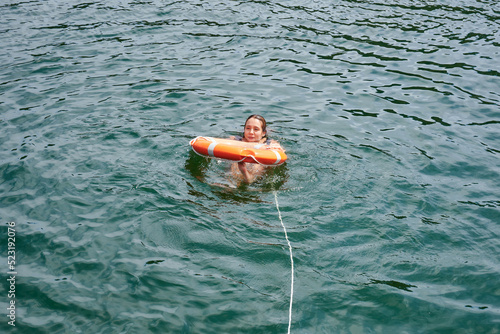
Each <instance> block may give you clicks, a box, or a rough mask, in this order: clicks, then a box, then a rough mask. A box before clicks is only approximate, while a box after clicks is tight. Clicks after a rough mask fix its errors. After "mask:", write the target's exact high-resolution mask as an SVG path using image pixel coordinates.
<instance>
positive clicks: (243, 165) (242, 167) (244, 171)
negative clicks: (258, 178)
mask: <svg viewBox="0 0 500 334" xmlns="http://www.w3.org/2000/svg"><path fill="white" fill-rule="evenodd" d="M238 168H239V170H240V172H241V174H243V179H244V180H245V183H251V182H252V175H250V173H249V172H248V170H247V166H246V163H245V162H238Z"/></svg>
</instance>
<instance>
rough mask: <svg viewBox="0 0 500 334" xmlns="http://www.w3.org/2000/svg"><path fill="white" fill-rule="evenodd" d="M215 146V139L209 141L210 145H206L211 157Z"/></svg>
mask: <svg viewBox="0 0 500 334" xmlns="http://www.w3.org/2000/svg"><path fill="white" fill-rule="evenodd" d="M215 146H217V143H216V142H215V141H214V142H212V143H210V145H209V146H208V155H209V156H211V157H214V149H215Z"/></svg>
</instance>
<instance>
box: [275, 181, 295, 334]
mask: <svg viewBox="0 0 500 334" xmlns="http://www.w3.org/2000/svg"><path fill="white" fill-rule="evenodd" d="M274 200H275V201H276V209H278V217H279V218H280V222H281V226H283V231H285V238H286V242H287V243H288V249H289V250H290V263H291V266H292V284H291V287H290V310H289V312H288V334H290V328H291V327H292V305H293V255H292V246H291V245H290V240H288V234H287V233H286V228H285V224H283V220H282V219H281V212H280V207H279V205H278V193H277V192H276V190H275V191H274Z"/></svg>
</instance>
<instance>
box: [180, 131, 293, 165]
mask: <svg viewBox="0 0 500 334" xmlns="http://www.w3.org/2000/svg"><path fill="white" fill-rule="evenodd" d="M189 144H190V145H191V147H192V149H193V151H195V152H196V153H198V154H199V155H202V156H205V157H211V158H219V159H226V160H231V161H236V162H241V161H243V162H250V163H258V164H261V165H264V166H277V165H281V164H282V163H284V162H285V161H286V159H287V157H286V154H285V152H283V150H281V149H271V148H269V146H268V145H266V144H260V143H250V142H243V141H239V140H231V139H222V138H212V137H196V138H195V139H193V140H191V141H190V142H189Z"/></svg>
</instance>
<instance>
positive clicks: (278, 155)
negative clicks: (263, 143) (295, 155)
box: [272, 150, 281, 165]
mask: <svg viewBox="0 0 500 334" xmlns="http://www.w3.org/2000/svg"><path fill="white" fill-rule="evenodd" d="M272 151H273V152H274V154H276V162H275V163H274V164H273V165H277V164H279V162H280V161H281V155H280V154H279V153H278V152H277V151H275V150H272Z"/></svg>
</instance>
